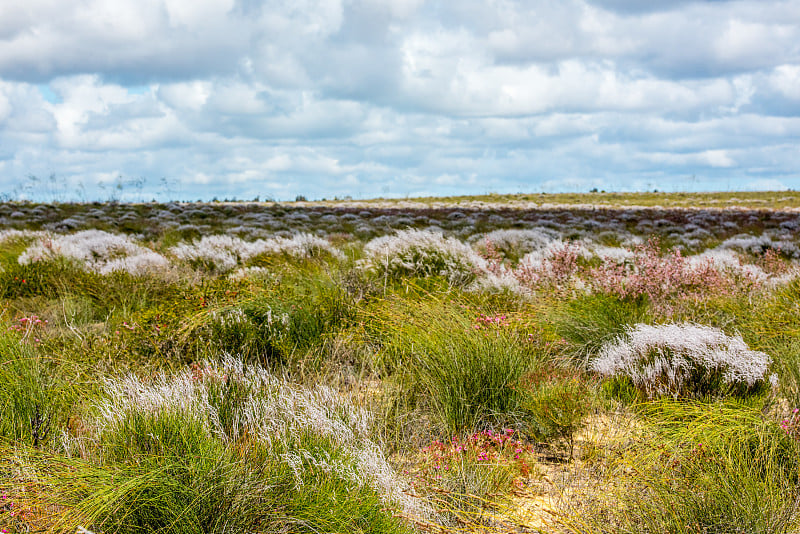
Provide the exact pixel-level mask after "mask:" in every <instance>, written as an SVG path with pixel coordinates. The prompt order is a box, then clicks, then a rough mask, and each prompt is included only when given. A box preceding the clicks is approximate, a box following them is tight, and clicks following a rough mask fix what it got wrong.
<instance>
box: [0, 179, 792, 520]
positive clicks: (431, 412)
mask: <svg viewBox="0 0 800 534" xmlns="http://www.w3.org/2000/svg"><path fill="white" fill-rule="evenodd" d="M546 196H547V197H551V198H546V199H543V198H541V197H542V196H540V195H532V196H530V197H526V196H524V195H519V196H514V197H500V196H486V197H480V198H451V199H422V200H416V201H413V202H412V201H389V200H386V201H383V200H381V201H372V202H366V201H358V202H356V201H325V202H295V203H272V202H268V203H263V202H218V203H177V202H175V203H167V204H155V203H152V204H119V203H94V204H66V203H61V204H33V203H5V204H0V303H1V306H2V307H1V309H0V532H3V533H22V532H64V533H77V532H81V533H86V532H90V533H95V534H99V533H145V532H147V533H153V532H154V533H173V532H175V533H187V534H188V533H197V534H200V533H204V534H205V533H390V532H391V533H408V534H412V533H418V532H419V533H422V532H480V533H511V532H519V533H529V532H547V533H550V532H553V533H561V532H572V533H617V532H619V533H640V532H649V533H673V532H674V533H686V534H689V533H691V534H700V533H743V532H747V533H751V532H752V533H756V532H757V533H784V532H787V533H788V532H797V531H798V530H800V412H799V411H798V408H799V407H800V263H798V262H799V261H800V209H798V207H797V206H800V198H798V195H796V194H795V193H791V192H790V193H757V194H749V195H747V194H737V195H733V194H729V195H724V194H704V195H695V196H694V197H693V196H691V195H682V194H678V193H675V194H663V193H651V194H640V195H628V196H625V195H622V196H620V195H612V194H606V193H600V192H598V193H594V194H586V195H565V196H557V195H546Z"/></svg>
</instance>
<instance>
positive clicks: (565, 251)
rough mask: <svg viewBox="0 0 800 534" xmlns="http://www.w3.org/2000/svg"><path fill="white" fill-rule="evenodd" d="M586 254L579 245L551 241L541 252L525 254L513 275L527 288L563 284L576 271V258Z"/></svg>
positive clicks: (577, 267)
mask: <svg viewBox="0 0 800 534" xmlns="http://www.w3.org/2000/svg"><path fill="white" fill-rule="evenodd" d="M586 252H587V251H586V249H585V247H583V246H581V244H578V243H565V242H563V241H553V242H551V243H550V244H548V245H547V246H546V247H545V248H543V249H541V250H537V251H535V252H531V253H529V254H526V255H525V256H524V257H523V258H522V260H520V262H519V265H518V266H517V268H516V269H515V270H514V275H515V276H516V277H517V278H518V279H519V280H520V282H521V283H522V284H523V285H526V286H529V287H531V286H535V285H541V284H563V283H565V282H566V281H568V280H569V279H570V278H571V277H572V275H573V274H575V273H576V272H577V271H578V269H579V264H578V258H579V257H581V256H582V255H585V254H586Z"/></svg>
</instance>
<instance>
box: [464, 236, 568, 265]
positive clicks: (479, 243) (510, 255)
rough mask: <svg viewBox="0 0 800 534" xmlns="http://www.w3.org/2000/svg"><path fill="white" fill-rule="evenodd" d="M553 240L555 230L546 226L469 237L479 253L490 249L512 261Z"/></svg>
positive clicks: (554, 238) (555, 237) (556, 238)
mask: <svg viewBox="0 0 800 534" xmlns="http://www.w3.org/2000/svg"><path fill="white" fill-rule="evenodd" d="M555 240H558V234H557V232H555V231H553V230H550V229H547V228H541V229H539V228H536V229H531V230H520V229H504V230H495V231H493V232H489V233H487V234H484V235H481V236H473V237H472V238H471V241H474V244H473V247H474V248H475V250H477V251H478V252H479V253H482V254H486V253H487V252H488V249H491V251H493V252H496V253H498V254H500V255H501V256H502V257H503V258H506V259H509V260H511V261H512V262H516V261H518V260H519V259H520V258H522V257H523V256H524V255H525V254H527V253H529V252H533V251H535V250H541V249H543V248H545V247H547V245H549V244H550V243H551V242H553V241H555Z"/></svg>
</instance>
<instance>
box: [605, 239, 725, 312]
mask: <svg viewBox="0 0 800 534" xmlns="http://www.w3.org/2000/svg"><path fill="white" fill-rule="evenodd" d="M589 280H590V282H591V284H592V285H593V287H594V288H595V289H596V290H598V291H600V292H602V293H609V294H614V295H618V296H620V297H638V296H641V295H647V296H649V297H650V298H651V299H653V300H654V301H658V300H660V299H663V298H665V297H670V296H674V295H686V294H691V293H697V292H700V293H704V292H705V291H708V290H709V289H711V288H714V289H718V290H722V291H724V290H725V289H726V286H727V285H728V280H726V279H725V277H724V276H723V275H722V274H721V273H720V272H719V271H718V270H717V269H715V268H714V264H713V261H712V260H709V259H706V260H695V261H692V262H689V261H687V259H686V258H685V257H684V256H683V255H682V254H681V252H680V250H678V249H673V250H672V252H670V253H668V254H666V255H662V254H661V251H660V249H659V246H658V242H657V241H656V240H650V241H648V242H647V243H646V244H643V245H639V246H637V247H636V248H635V249H634V250H633V256H632V258H631V259H630V260H628V261H625V262H624V263H614V262H604V263H602V264H600V265H599V266H598V267H595V268H593V269H591V270H590V271H589Z"/></svg>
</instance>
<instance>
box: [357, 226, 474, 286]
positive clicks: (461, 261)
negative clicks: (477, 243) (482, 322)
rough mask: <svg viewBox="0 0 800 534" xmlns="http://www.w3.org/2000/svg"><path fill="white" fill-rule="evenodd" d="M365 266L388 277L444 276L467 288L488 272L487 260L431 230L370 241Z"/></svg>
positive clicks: (398, 234) (457, 241)
mask: <svg viewBox="0 0 800 534" xmlns="http://www.w3.org/2000/svg"><path fill="white" fill-rule="evenodd" d="M364 254H365V259H364V260H363V261H362V264H361V265H362V266H364V267H365V268H368V269H371V270H373V271H375V272H377V273H378V274H379V275H382V276H387V277H399V276H406V275H416V276H442V277H444V278H447V280H448V281H449V282H450V283H451V284H454V285H465V284H467V283H469V282H471V281H472V280H474V279H475V276H476V274H477V273H484V272H486V260H484V259H483V258H481V257H480V256H479V255H478V254H477V253H476V252H475V251H474V250H472V249H471V248H470V247H469V246H467V245H466V244H464V243H462V242H461V241H459V240H458V239H455V238H453V237H448V238H445V237H444V236H442V234H440V233H437V232H432V231H428V230H398V231H397V232H396V233H395V234H394V235H390V236H383V237H378V238H375V239H373V240H371V241H369V242H368V243H367V244H366V245H365V246H364Z"/></svg>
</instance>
